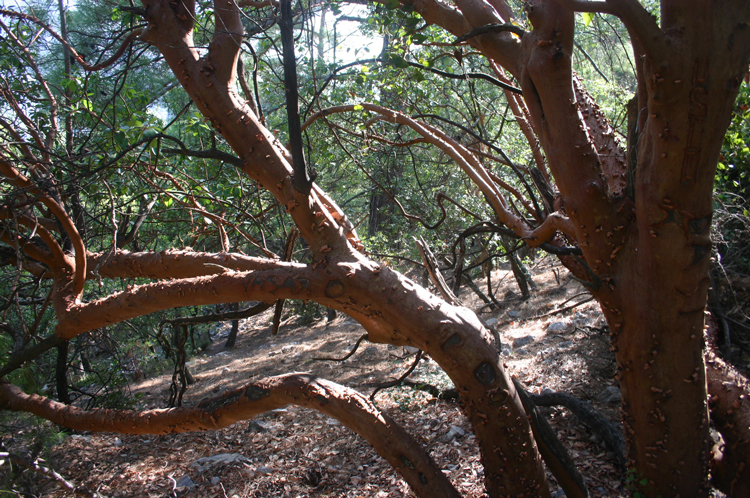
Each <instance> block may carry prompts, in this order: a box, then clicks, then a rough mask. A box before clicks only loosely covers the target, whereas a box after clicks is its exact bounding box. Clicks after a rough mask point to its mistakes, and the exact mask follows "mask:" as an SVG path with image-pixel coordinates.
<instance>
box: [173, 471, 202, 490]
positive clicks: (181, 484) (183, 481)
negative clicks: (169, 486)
mask: <svg viewBox="0 0 750 498" xmlns="http://www.w3.org/2000/svg"><path fill="white" fill-rule="evenodd" d="M175 487H177V488H188V489H193V488H197V487H198V486H197V485H196V484H195V483H194V482H193V480H192V479H191V478H190V476H189V475H187V474H185V475H184V476H182V477H180V478H179V479H177V484H176V485H175Z"/></svg>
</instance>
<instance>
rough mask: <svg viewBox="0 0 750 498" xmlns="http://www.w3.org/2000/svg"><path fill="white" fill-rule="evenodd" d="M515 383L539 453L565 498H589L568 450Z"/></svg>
mask: <svg viewBox="0 0 750 498" xmlns="http://www.w3.org/2000/svg"><path fill="white" fill-rule="evenodd" d="M513 383H514V384H515V385H516V390H517V391H518V395H519V396H520V397H521V401H522V402H523V407H524V408H525V409H526V413H528V414H529V419H530V420H531V430H532V431H533V432H534V439H535V440H536V444H537V446H539V453H541V454H542V458H543V459H544V463H546V464H547V468H548V469H549V470H550V472H552V475H554V476H555V478H556V479H557V482H558V483H559V484H560V486H561V487H562V488H563V491H565V496H567V497H568V498H586V497H588V496H589V491H588V489H586V484H584V482H583V476H582V475H581V473H580V472H578V469H577V468H576V465H575V463H574V462H573V459H572V458H571V457H570V454H569V453H568V450H566V449H565V447H564V446H563V445H562V443H560V440H559V439H558V438H557V435H556V434H555V431H553V430H552V427H550V425H549V422H547V419H546V418H544V415H542V414H541V413H540V412H539V410H538V409H537V407H536V405H535V404H534V402H533V401H532V400H531V396H530V394H529V392H528V391H526V390H525V389H524V388H523V385H522V384H521V382H519V381H518V379H515V378H514V379H513Z"/></svg>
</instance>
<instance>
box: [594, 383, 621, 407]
mask: <svg viewBox="0 0 750 498" xmlns="http://www.w3.org/2000/svg"><path fill="white" fill-rule="evenodd" d="M599 401H601V402H602V403H606V404H608V405H616V404H618V403H620V401H622V393H620V388H619V387H617V386H609V387H607V388H606V389H605V390H604V391H602V393H601V394H600V395H599Z"/></svg>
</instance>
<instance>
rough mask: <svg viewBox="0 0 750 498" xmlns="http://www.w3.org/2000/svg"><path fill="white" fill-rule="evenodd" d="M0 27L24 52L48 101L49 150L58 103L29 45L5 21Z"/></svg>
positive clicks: (51, 144) (56, 128)
mask: <svg viewBox="0 0 750 498" xmlns="http://www.w3.org/2000/svg"><path fill="white" fill-rule="evenodd" d="M0 28H2V29H3V31H5V34H6V36H7V37H8V38H9V39H11V40H12V41H13V43H14V44H15V45H16V47H18V49H19V50H21V51H22V52H23V53H24V55H25V56H26V63H27V64H29V66H30V67H31V69H32V70H33V71H34V76H35V78H36V80H37V82H38V83H39V85H40V86H41V87H42V91H44V93H45V95H46V96H47V99H48V101H49V112H50V129H49V131H48V132H47V138H46V140H45V145H46V150H47V151H51V150H52V147H53V146H54V143H55V139H56V138H57V131H58V121H57V114H58V109H59V105H58V102H57V98H56V97H55V95H54V94H53V93H52V90H51V89H50V87H49V84H48V83H47V80H46V79H45V78H44V76H43V75H42V72H41V70H40V69H39V66H38V65H37V63H36V61H35V60H34V58H33V57H32V55H31V51H30V50H29V47H27V46H26V45H24V44H23V43H22V42H21V40H19V39H18V37H17V36H16V35H15V33H13V31H12V30H11V29H10V28H8V26H6V25H5V23H4V22H2V21H0ZM47 159H48V158H47Z"/></svg>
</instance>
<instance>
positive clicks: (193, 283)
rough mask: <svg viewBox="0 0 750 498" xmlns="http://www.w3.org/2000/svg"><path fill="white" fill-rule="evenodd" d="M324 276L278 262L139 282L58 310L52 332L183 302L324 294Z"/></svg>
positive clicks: (75, 331) (64, 333)
mask: <svg viewBox="0 0 750 498" xmlns="http://www.w3.org/2000/svg"><path fill="white" fill-rule="evenodd" d="M326 284H328V280H327V279H324V277H323V276H321V275H320V274H319V273H318V272H316V271H315V270H313V269H311V268H308V267H307V266H305V265H300V264H295V263H282V262H278V263H276V265H275V268H274V269H265V270H258V271H249V272H233V271H227V272H225V273H222V274H219V275H210V276H204V277H196V278H186V279H175V280H168V281H160V282H154V283H150V284H144V285H139V286H129V287H128V288H127V289H126V290H124V291H122V292H117V293H114V294H111V295H109V296H107V297H104V298H102V299H99V300H97V301H92V302H90V303H84V304H73V305H69V306H68V308H67V309H65V310H61V311H59V312H58V324H57V328H56V329H55V331H56V333H57V334H58V335H59V336H61V337H64V338H66V339H72V338H73V337H76V336H77V335H80V334H82V333H84V332H88V331H90V330H94V329H98V328H101V327H104V326H107V325H111V324H113V323H118V322H121V321H124V320H128V319H130V318H134V317H136V316H143V315H148V314H150V313H154V312H155V311H160V310H164V309H169V308H179V307H183V306H198V305H206V304H220V303H235V302H240V301H275V300H277V299H318V300H320V299H323V300H325V289H326Z"/></svg>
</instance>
